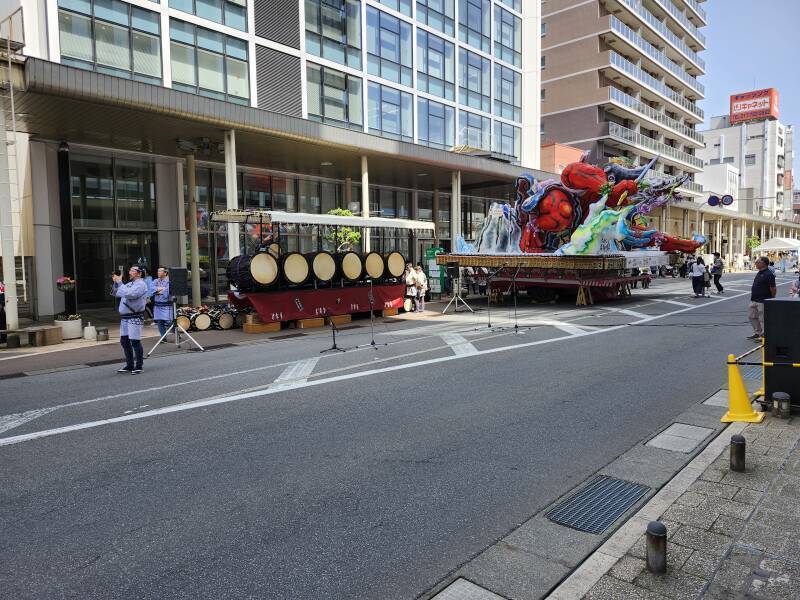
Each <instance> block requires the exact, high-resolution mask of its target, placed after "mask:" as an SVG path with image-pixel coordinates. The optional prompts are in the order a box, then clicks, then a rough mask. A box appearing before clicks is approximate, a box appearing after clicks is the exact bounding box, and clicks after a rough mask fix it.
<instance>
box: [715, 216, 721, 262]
mask: <svg viewBox="0 0 800 600" xmlns="http://www.w3.org/2000/svg"><path fill="white" fill-rule="evenodd" d="M714 248H716V251H717V252H719V253H720V254H722V219H721V218H717V222H716V223H715V225H714Z"/></svg>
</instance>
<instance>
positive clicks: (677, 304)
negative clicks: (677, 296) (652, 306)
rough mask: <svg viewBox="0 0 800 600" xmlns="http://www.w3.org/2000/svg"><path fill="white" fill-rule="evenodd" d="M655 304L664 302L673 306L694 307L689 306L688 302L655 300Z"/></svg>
mask: <svg viewBox="0 0 800 600" xmlns="http://www.w3.org/2000/svg"><path fill="white" fill-rule="evenodd" d="M657 302H665V303H666V304H674V305H675V306H694V304H689V303H688V302H678V301H677V300H664V299H661V300H657Z"/></svg>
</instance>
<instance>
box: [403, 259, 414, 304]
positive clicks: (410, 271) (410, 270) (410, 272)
mask: <svg viewBox="0 0 800 600" xmlns="http://www.w3.org/2000/svg"><path fill="white" fill-rule="evenodd" d="M403 280H404V281H405V284H406V293H405V297H406V299H405V302H403V305H404V306H405V309H406V311H408V312H410V311H411V310H412V309H414V308H415V305H416V301H417V273H416V272H415V271H414V265H413V264H411V263H408V264H407V265H406V272H405V275H403Z"/></svg>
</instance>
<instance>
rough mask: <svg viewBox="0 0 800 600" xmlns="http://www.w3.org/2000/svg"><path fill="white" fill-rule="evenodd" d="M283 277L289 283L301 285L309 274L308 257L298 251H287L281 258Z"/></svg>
mask: <svg viewBox="0 0 800 600" xmlns="http://www.w3.org/2000/svg"><path fill="white" fill-rule="evenodd" d="M281 270H282V271H283V279H284V280H285V281H286V283H288V284H289V285H303V284H304V283H305V282H306V281H308V278H309V277H310V276H311V267H310V266H309V264H308V258H306V257H305V256H303V255H302V254H300V253H299V252H289V253H287V254H284V255H283V258H282V259H281Z"/></svg>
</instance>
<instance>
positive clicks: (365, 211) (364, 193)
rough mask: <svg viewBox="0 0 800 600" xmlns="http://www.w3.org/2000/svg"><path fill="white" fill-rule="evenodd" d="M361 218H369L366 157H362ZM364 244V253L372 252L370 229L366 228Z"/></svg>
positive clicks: (363, 238)
mask: <svg viewBox="0 0 800 600" xmlns="http://www.w3.org/2000/svg"><path fill="white" fill-rule="evenodd" d="M361 216H362V217H367V218H369V161H368V160H367V157H366V156H362V157H361ZM361 239H362V240H363V242H364V244H363V246H362V248H363V250H364V252H370V251H371V246H372V244H371V243H370V242H371V240H370V236H369V227H365V228H364V235H363V236H362V237H361Z"/></svg>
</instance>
